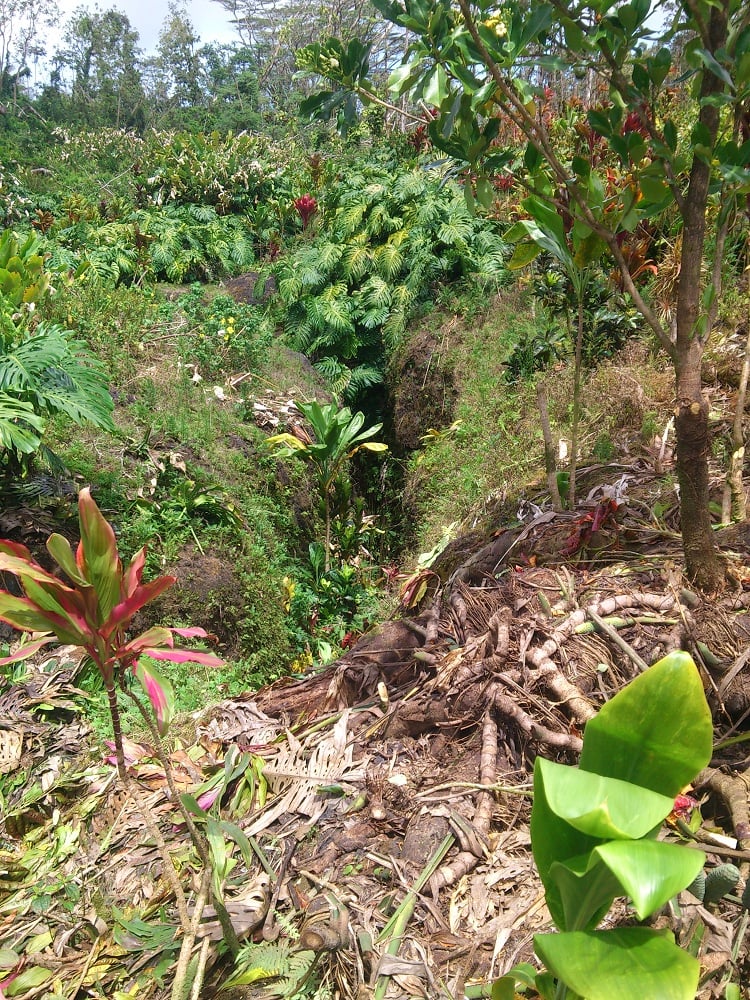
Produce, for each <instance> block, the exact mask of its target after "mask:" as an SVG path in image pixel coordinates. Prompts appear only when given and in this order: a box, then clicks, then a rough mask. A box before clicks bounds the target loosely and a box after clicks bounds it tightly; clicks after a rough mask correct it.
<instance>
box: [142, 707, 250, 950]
mask: <svg viewBox="0 0 750 1000" xmlns="http://www.w3.org/2000/svg"><path fill="white" fill-rule="evenodd" d="M123 690H124V691H125V693H126V694H127V695H128V697H129V698H132V700H133V701H134V702H135V704H136V707H137V708H138V711H139V712H140V713H141V716H142V717H143V720H144V722H145V723H146V725H147V726H148V729H149V732H150V733H151V737H152V739H153V741H154V750H155V751H156V756H157V757H158V759H159V763H160V764H161V766H162V767H163V768H164V776H165V778H166V780H167V787H168V788H169V796H170V799H171V800H172V804H173V805H174V806H175V808H176V809H177V810H178V812H179V813H180V816H181V817H182V820H183V821H184V823H185V826H186V827H187V830H188V833H189V835H190V839H191V841H192V842H193V846H194V847H195V850H196V853H197V854H198V857H199V858H200V862H201V865H202V866H203V870H204V872H206V871H207V872H210V873H213V870H214V867H213V863H212V861H211V852H210V850H209V847H208V842H207V840H206V838H205V837H204V836H203V834H202V832H201V831H200V830H199V829H198V827H197V826H196V825H195V820H194V818H193V816H191V814H190V813H189V812H188V810H187V809H186V808H185V806H184V804H183V801H182V799H181V797H180V795H179V793H178V791H177V786H176V785H175V783H174V773H173V771H172V762H171V761H170V760H169V758H168V757H167V755H166V754H165V753H164V744H163V743H162V739H161V735H160V734H159V730H158V729H157V728H156V725H155V724H154V720H153V719H152V718H151V716H150V715H149V713H148V712H147V711H146V708H145V706H144V705H143V703H142V702H141V700H140V698H139V697H138V696H137V695H136V694H135V693H134V692H133V691H131V690H130V689H129V688H124V689H123ZM209 881H210V882H211V881H212V880H209ZM211 897H212V900H213V904H214V909H215V910H216V917H217V919H218V921H219V923H220V924H221V929H222V931H223V932H224V942H225V944H226V946H227V947H228V948H229V951H230V954H231V955H232V957H233V958H234V957H236V956H237V954H238V952H239V950H240V943H239V941H238V940H237V933H236V931H235V929H234V926H233V924H232V920H231V917H230V916H229V913H228V911H227V908H226V906H224V900H223V899H222V898H221V896H220V895H219V893H217V892H214V891H212V892H211Z"/></svg>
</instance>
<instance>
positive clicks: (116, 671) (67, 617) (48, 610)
mask: <svg viewBox="0 0 750 1000" xmlns="http://www.w3.org/2000/svg"><path fill="white" fill-rule="evenodd" d="M78 513H79V523H80V534H81V541H80V544H79V545H78V549H77V551H76V553H75V554H74V553H73V550H72V548H71V546H70V543H69V542H68V540H67V539H66V538H64V537H63V536H62V535H58V534H53V535H51V536H50V537H49V539H48V541H47V550H48V551H49V553H50V555H51V556H52V558H53V559H54V560H55V562H56V563H57V565H58V566H59V567H60V569H61V570H62V572H63V574H64V575H65V576H66V577H67V579H68V581H69V582H67V583H66V582H65V581H64V580H63V579H60V577H58V576H55V575H54V574H52V573H49V572H48V571H47V570H45V569H44V568H43V567H42V566H40V565H39V564H38V563H37V562H36V561H35V560H34V558H33V557H32V555H31V553H30V552H29V550H28V549H27V548H26V547H25V546H24V545H20V544H18V543H16V542H9V541H0V571H2V572H4V573H11V574H13V575H14V576H15V577H16V578H17V579H18V580H19V582H20V585H21V588H22V590H23V593H24V596H23V597H20V596H16V595H14V594H10V593H8V592H7V591H0V620H2V621H5V622H7V623H8V624H9V625H12V626H13V627H14V628H17V629H20V630H21V631H23V632H33V633H43V634H42V635H41V637H37V638H34V639H32V640H31V641H30V642H28V643H26V644H25V645H24V646H23V647H22V648H21V649H20V650H18V651H17V652H16V653H14V654H13V655H12V656H7V657H5V658H4V659H2V660H0V666H3V665H5V664H8V663H15V662H17V661H19V660H23V659H27V658H28V657H30V656H33V655H34V654H35V653H37V652H38V651H39V650H40V649H42V648H43V647H44V646H46V645H47V644H48V643H51V642H55V641H57V642H62V643H68V644H70V645H74V646H80V647H81V648H82V649H84V650H85V652H86V654H87V656H89V657H90V659H91V660H92V662H93V663H94V664H95V665H96V667H97V669H98V670H99V672H100V674H101V676H102V679H103V681H104V686H105V689H106V692H107V698H108V701H109V709H110V713H111V716H112V730H113V733H114V741H115V752H116V755H117V768H118V771H119V773H120V776H121V778H124V777H125V758H124V754H123V746H122V730H121V726H120V712H119V708H118V704H117V691H118V688H119V687H121V686H123V685H124V684H125V682H126V679H127V674H128V672H130V673H132V675H133V676H134V677H136V678H137V679H138V681H140V683H141V684H142V686H143V688H144V690H145V692H146V694H147V695H148V698H149V700H150V702H151V705H152V707H153V711H154V716H155V719H156V724H157V728H158V730H159V732H160V733H162V734H163V733H164V732H165V731H166V728H167V726H168V725H169V722H170V719H171V716H172V713H173V710H174V693H173V691H172V686H171V684H170V683H169V681H168V680H167V679H166V678H164V677H162V676H161V674H160V672H159V671H158V670H157V668H156V667H154V666H153V664H151V663H150V662H149V661H150V660H157V661H159V660H171V661H172V662H173V663H185V662H191V663H203V664H206V665H207V666H221V663H222V661H221V660H220V659H219V658H218V657H216V656H214V655H213V654H211V653H203V652H198V651H194V650H189V649H181V648H178V647H175V644H174V643H175V635H178V636H180V637H182V638H203V639H205V638H208V635H207V633H206V632H205V631H204V629H202V628H163V627H153V628H150V629H147V630H146V631H145V632H143V633H141V634H140V635H138V636H135V637H132V638H129V637H128V635H127V632H128V629H129V628H130V625H131V623H132V621H133V617H134V616H135V614H136V612H138V611H139V610H140V609H141V608H143V607H144V606H145V605H146V604H148V603H149V602H151V601H153V600H154V599H155V598H156V597H158V596H159V594H161V593H163V592H164V591H165V590H167V589H168V588H169V587H171V586H172V584H174V583H175V582H176V580H175V577H173V576H161V577H159V578H158V579H156V580H151V581H150V582H148V583H144V582H143V569H144V566H145V563H146V550H145V548H142V549H141V550H140V551H139V552H137V553H136V554H135V555H134V556H133V558H132V559H131V561H130V563H129V564H128V566H127V567H126V568H123V565H122V561H121V559H120V556H119V554H118V551H117V541H116V539H115V533H114V531H113V530H112V526H111V525H110V524H109V523H108V522H107V521H106V520H105V518H104V517H103V516H102V513H101V511H100V510H99V508H98V507H97V505H96V502H95V501H94V499H93V498H92V496H91V493H90V491H89V489H88V488H86V489H83V490H81V492H80V495H79V498H78ZM146 657H147V658H148V659H146Z"/></svg>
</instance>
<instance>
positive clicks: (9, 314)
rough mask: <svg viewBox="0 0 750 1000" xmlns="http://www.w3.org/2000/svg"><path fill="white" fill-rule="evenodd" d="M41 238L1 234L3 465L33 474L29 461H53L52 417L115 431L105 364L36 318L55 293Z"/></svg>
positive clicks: (71, 336)
mask: <svg viewBox="0 0 750 1000" xmlns="http://www.w3.org/2000/svg"><path fill="white" fill-rule="evenodd" d="M38 248H39V240H38V239H36V238H35V237H33V236H28V237H27V238H26V239H25V240H20V239H19V238H18V237H17V236H16V235H15V233H13V232H11V231H10V230H6V231H5V232H4V233H3V235H2V237H0V449H2V450H1V451H0V466H2V467H4V469H5V470H6V471H10V472H13V473H14V474H18V473H22V472H25V471H28V467H29V464H30V460H31V457H32V456H34V455H37V454H42V455H44V457H45V458H46V459H47V460H48V461H52V462H54V461H56V457H55V456H54V455H53V454H52V453H51V452H50V451H49V449H48V448H47V447H46V446H45V445H44V444H43V442H42V438H43V435H44V431H45V428H46V424H47V420H48V419H49V418H50V417H54V416H56V415H62V416H65V417H67V418H68V419H70V420H72V421H73V422H74V423H77V424H83V423H86V422H89V423H91V424H94V425H95V426H97V427H101V428H104V429H105V430H112V429H113V425H112V417H111V413H112V408H113V403H112V398H111V396H110V394H109V391H108V388H107V380H106V372H105V369H104V366H103V365H102V364H101V363H100V362H99V361H98V360H97V359H95V358H94V357H93V356H92V355H91V353H90V352H89V350H88V349H87V347H86V346H85V345H84V344H83V343H81V342H80V341H79V340H77V339H76V337H75V335H74V333H73V332H72V331H71V330H66V329H63V327H61V326H58V325H56V324H54V323H48V322H46V321H45V320H41V321H38V314H37V312H36V307H37V305H38V304H39V303H40V302H42V301H43V299H44V297H45V295H46V294H47V293H48V291H49V288H50V281H49V275H48V274H47V273H46V272H45V270H44V260H43V258H42V257H41V255H40V254H39V253H37V250H38Z"/></svg>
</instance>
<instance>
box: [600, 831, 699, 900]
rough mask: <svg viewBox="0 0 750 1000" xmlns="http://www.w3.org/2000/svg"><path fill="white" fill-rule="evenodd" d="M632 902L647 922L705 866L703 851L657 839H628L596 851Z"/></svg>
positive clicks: (605, 845) (606, 845)
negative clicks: (634, 841) (629, 840)
mask: <svg viewBox="0 0 750 1000" xmlns="http://www.w3.org/2000/svg"><path fill="white" fill-rule="evenodd" d="M593 853H594V855H595V856H598V857H599V858H601V860H602V861H603V862H604V864H605V865H606V866H607V867H608V868H609V870H610V871H611V872H612V874H613V875H614V876H615V878H616V879H617V880H618V882H619V883H620V885H621V886H622V888H623V889H624V890H625V893H626V894H627V895H628V896H630V898H631V899H632V900H633V905H634V906H635V910H636V913H637V914H638V919H639V920H645V918H646V917H649V916H650V915H651V914H652V913H655V912H656V910H658V909H659V907H660V906H664V904H665V903H667V902H668V901H669V900H670V899H672V898H673V897H674V896H676V895H677V893H678V892H681V891H682V889H684V888H685V887H686V886H688V885H690V883H691V882H692V881H693V879H694V878H695V877H696V875H697V874H698V872H699V871H700V870H701V869H702V868H703V866H704V864H705V863H706V856H705V854H704V853H703V851H696V850H692V849H689V848H687V847H683V846H681V845H679V844H665V843H662V842H661V841H657V840H639V841H638V842H637V843H629V842H628V841H625V840H616V841H612V842H610V843H609V844H602V845H601V847H597V848H595V850H594V852H593Z"/></svg>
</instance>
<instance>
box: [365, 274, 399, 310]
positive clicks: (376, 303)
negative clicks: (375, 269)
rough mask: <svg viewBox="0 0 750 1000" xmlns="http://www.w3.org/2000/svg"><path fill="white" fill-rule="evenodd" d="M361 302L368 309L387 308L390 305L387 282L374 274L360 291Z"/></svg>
mask: <svg viewBox="0 0 750 1000" xmlns="http://www.w3.org/2000/svg"><path fill="white" fill-rule="evenodd" d="M360 295H361V296H362V300H363V302H365V303H366V304H367V306H368V307H370V308H375V309H380V308H382V307H385V308H388V307H390V304H391V289H390V287H389V285H388V284H387V282H385V281H383V279H382V278H381V277H379V276H378V275H376V274H374V275H373V276H372V277H371V278H369V279H368V280H367V281H366V282H365V284H364V285H362V288H361V290H360Z"/></svg>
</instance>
